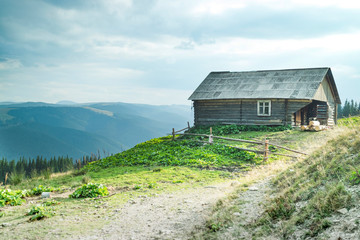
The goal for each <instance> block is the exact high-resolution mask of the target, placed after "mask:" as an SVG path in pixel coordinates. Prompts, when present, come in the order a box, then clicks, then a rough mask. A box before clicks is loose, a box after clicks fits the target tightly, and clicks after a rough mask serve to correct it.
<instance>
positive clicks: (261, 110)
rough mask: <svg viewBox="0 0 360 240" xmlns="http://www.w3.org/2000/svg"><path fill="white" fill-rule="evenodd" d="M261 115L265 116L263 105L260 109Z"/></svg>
mask: <svg viewBox="0 0 360 240" xmlns="http://www.w3.org/2000/svg"><path fill="white" fill-rule="evenodd" d="M259 114H264V108H263V107H262V106H261V105H260V107H259Z"/></svg>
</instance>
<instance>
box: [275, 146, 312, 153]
mask: <svg viewBox="0 0 360 240" xmlns="http://www.w3.org/2000/svg"><path fill="white" fill-rule="evenodd" d="M270 145H272V146H274V147H277V148H282V149H285V150H288V151H290V152H294V153H300V154H303V155H308V154H307V153H303V152H300V151H297V150H292V149H290V148H287V147H283V146H280V145H277V144H270Z"/></svg>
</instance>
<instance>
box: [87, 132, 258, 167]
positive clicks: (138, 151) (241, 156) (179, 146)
mask: <svg viewBox="0 0 360 240" xmlns="http://www.w3.org/2000/svg"><path fill="white" fill-rule="evenodd" d="M260 160H261V158H259V157H257V156H256V154H254V153H251V152H246V151H241V150H237V149H234V148H230V147H226V146H223V145H219V144H213V145H204V144H203V143H201V142H198V141H195V140H191V139H180V140H177V141H171V138H170V137H163V138H157V139H152V140H150V141H147V142H144V143H140V144H138V145H136V146H135V147H133V148H131V149H129V150H126V151H124V152H121V153H118V154H116V155H114V156H110V157H108V158H105V159H101V160H99V161H96V162H92V163H89V164H88V165H87V166H85V168H86V169H88V170H90V171H96V170H98V169H104V168H111V167H115V166H191V167H201V168H203V167H215V168H217V167H223V166H234V167H241V166H244V165H247V164H258V163H260Z"/></svg>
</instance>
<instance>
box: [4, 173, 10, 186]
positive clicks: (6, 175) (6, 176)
mask: <svg viewBox="0 0 360 240" xmlns="http://www.w3.org/2000/svg"><path fill="white" fill-rule="evenodd" d="M8 174H9V173H8V172H7V173H5V184H4V185H5V186H6V182H7V179H8Z"/></svg>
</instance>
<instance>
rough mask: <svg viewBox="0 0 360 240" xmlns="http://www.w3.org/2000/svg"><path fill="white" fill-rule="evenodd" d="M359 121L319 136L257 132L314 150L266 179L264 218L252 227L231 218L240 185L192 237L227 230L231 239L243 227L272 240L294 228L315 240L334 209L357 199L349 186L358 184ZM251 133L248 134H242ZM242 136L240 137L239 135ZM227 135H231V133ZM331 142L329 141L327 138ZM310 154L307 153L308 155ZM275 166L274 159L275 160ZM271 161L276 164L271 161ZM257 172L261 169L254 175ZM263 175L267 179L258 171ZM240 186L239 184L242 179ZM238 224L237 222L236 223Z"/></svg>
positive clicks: (215, 235) (211, 235) (287, 235)
mask: <svg viewBox="0 0 360 240" xmlns="http://www.w3.org/2000/svg"><path fill="white" fill-rule="evenodd" d="M359 123H360V118H359V117H354V118H351V119H343V120H341V121H339V124H340V125H341V126H340V127H337V128H335V129H333V130H328V131H323V132H317V133H313V132H300V131H282V132H268V133H263V134H262V133H261V132H257V133H256V134H257V136H256V138H258V140H260V139H261V138H264V136H266V138H267V139H270V143H271V142H275V143H277V144H280V145H284V146H287V147H290V148H293V149H298V150H302V149H307V150H311V151H312V150H313V149H319V148H320V150H318V151H315V152H313V154H312V155H310V156H309V157H307V158H304V160H301V161H300V162H298V163H296V162H295V163H293V164H291V162H289V163H288V165H287V167H285V168H284V170H283V171H282V172H281V173H280V174H278V175H277V176H276V177H275V178H273V180H272V184H273V186H272V190H273V192H272V197H271V199H269V200H268V201H267V202H264V203H263V204H264V205H265V206H266V207H265V212H264V214H263V215H262V216H261V217H260V218H258V220H257V221H256V222H255V223H251V224H247V225H242V224H243V223H242V222H241V221H240V220H239V219H237V218H236V217H234V215H233V214H234V212H241V206H242V204H243V203H242V201H241V199H240V198H238V196H239V191H244V190H246V186H249V185H251V181H250V184H249V183H244V184H241V185H240V188H239V190H238V192H236V193H235V194H233V195H230V196H229V197H228V198H227V199H223V200H222V203H221V204H220V205H221V207H215V208H214V210H213V213H212V214H211V216H210V217H209V220H208V222H207V225H206V226H205V227H206V228H204V229H202V230H201V231H203V232H201V233H200V234H196V235H195V236H194V238H195V239H218V238H221V236H229V235H224V233H225V232H227V229H228V228H231V229H232V230H231V232H232V233H231V234H233V235H231V236H232V237H233V238H234V239H236V238H237V236H238V235H236V234H238V233H240V232H241V231H242V230H243V229H247V230H248V231H249V232H251V233H252V234H253V235H252V238H253V239H262V238H264V237H266V236H272V237H274V238H278V239H289V238H292V237H293V235H292V234H293V233H294V231H295V229H297V228H298V227H299V226H302V228H303V229H308V231H306V232H304V233H303V236H300V237H302V238H304V239H305V238H306V237H310V238H315V237H317V236H318V235H319V234H320V233H321V232H322V231H324V230H325V229H326V228H328V227H330V226H331V224H332V223H331V222H330V221H329V220H328V219H327V218H328V217H329V216H331V215H332V214H334V213H335V212H336V210H338V209H340V208H348V209H349V208H351V207H352V206H353V205H354V204H359V203H360V201H359V197H358V196H356V194H355V195H354V194H351V193H350V192H349V188H350V187H351V186H352V185H354V184H358V183H359V182H360V174H358V173H359V172H360V155H359V152H360V139H359V137H358V136H359V133H360V128H359ZM248 134H253V136H254V135H255V134H254V133H253V132H248ZM241 135H242V137H244V135H246V133H242V134H241ZM231 136H233V137H236V136H237V134H232V135H231ZM329 139H332V140H329ZM311 151H310V152H311ZM279 162H280V161H279ZM273 163H276V162H273ZM258 172H261V171H258ZM262 174H264V175H263V177H261V176H260V177H257V178H256V179H257V180H261V179H264V178H265V177H266V176H269V174H268V173H265V172H263V173H262ZM242 182H243V181H242ZM239 221H240V222H239Z"/></svg>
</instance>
